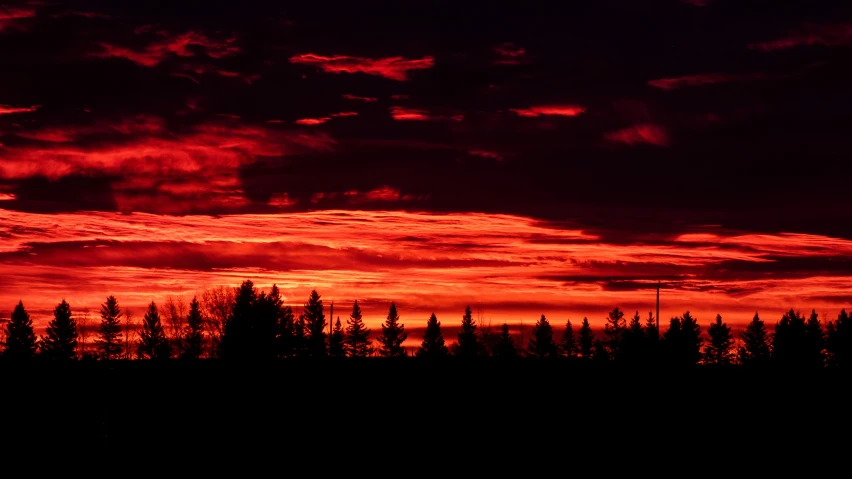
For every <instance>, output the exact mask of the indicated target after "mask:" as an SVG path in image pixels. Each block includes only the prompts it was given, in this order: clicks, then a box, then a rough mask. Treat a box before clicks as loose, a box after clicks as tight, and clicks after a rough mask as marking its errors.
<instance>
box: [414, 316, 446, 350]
mask: <svg viewBox="0 0 852 479" xmlns="http://www.w3.org/2000/svg"><path fill="white" fill-rule="evenodd" d="M447 354H448V350H447V346H446V345H445V344H444V335H443V334H442V333H441V322H440V321H438V317H437V316H435V313H432V316H429V319H428V320H427V321H426V330H425V331H424V332H423V342H422V343H420V349H418V350H417V357H418V358H429V359H437V358H444V357H446V356H447Z"/></svg>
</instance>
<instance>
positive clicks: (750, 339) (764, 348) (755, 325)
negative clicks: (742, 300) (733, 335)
mask: <svg viewBox="0 0 852 479" xmlns="http://www.w3.org/2000/svg"><path fill="white" fill-rule="evenodd" d="M740 339H742V341H743V344H742V346H740V348H739V350H738V351H737V357H738V358H739V361H740V363H742V364H746V365H752V366H759V365H765V364H767V363H768V362H769V359H770V350H769V334H768V333H767V332H766V325H765V324H764V322H763V320H762V319H760V316H758V314H757V313H754V318H752V320H751V322H750V323H748V326H746V329H745V331H743V333H742V335H741V336H740Z"/></svg>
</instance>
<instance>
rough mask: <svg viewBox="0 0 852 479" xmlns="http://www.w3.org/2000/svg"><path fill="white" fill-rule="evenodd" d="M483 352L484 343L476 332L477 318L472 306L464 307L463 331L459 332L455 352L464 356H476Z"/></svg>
mask: <svg viewBox="0 0 852 479" xmlns="http://www.w3.org/2000/svg"><path fill="white" fill-rule="evenodd" d="M481 352H482V344H481V343H480V342H479V336H477V334H476V320H474V319H473V312H472V311H471V310H470V306H467V307H466V308H465V309H464V316H462V323H461V332H460V333H458V344H456V345H455V347H454V348H453V354H455V355H456V356H459V357H462V358H475V357H477V356H479V355H480V353H481Z"/></svg>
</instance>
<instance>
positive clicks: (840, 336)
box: [825, 309, 852, 367]
mask: <svg viewBox="0 0 852 479" xmlns="http://www.w3.org/2000/svg"><path fill="white" fill-rule="evenodd" d="M825 329H826V340H825V349H826V351H827V352H828V356H829V360H830V364H831V365H832V366H840V367H848V366H849V365H850V364H852V319H850V316H849V315H848V314H847V313H846V310H845V309H842V310H841V311H840V314H838V315H837V319H836V320H835V321H830V322H829V324H828V325H826V328H825Z"/></svg>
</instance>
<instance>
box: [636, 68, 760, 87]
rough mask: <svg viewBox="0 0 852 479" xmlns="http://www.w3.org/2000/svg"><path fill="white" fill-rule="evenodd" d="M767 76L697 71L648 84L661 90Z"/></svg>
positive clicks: (757, 78)
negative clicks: (693, 73) (697, 72)
mask: <svg viewBox="0 0 852 479" xmlns="http://www.w3.org/2000/svg"><path fill="white" fill-rule="evenodd" d="M765 78H767V76H766V74H765V73H759V72H757V73H739V74H735V73H734V74H732V73H699V74H697V75H684V76H680V77H673V78H660V79H658V80H650V81H649V82H648V85H650V86H652V87H655V88H659V89H662V90H675V89H677V88H683V87H690V86H704V85H712V84H715V83H728V82H737V81H747V80H761V79H765Z"/></svg>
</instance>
